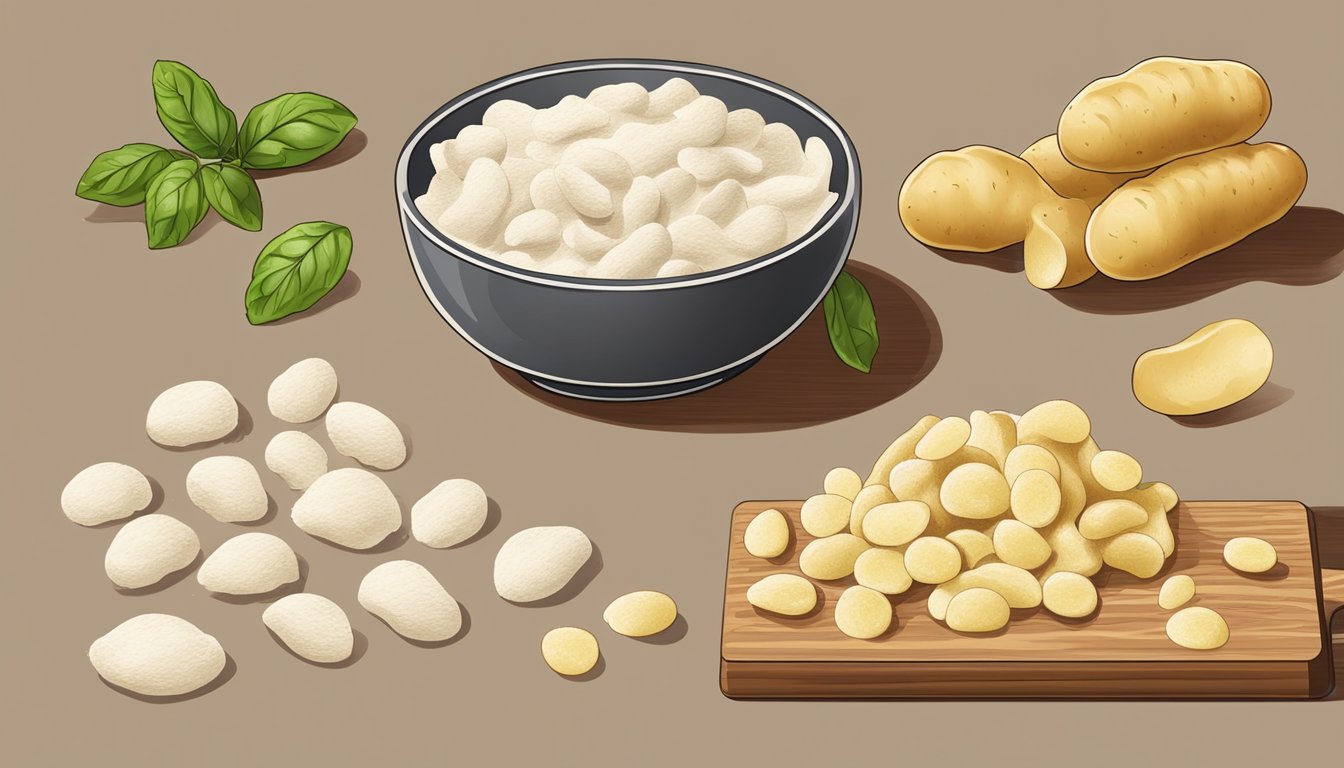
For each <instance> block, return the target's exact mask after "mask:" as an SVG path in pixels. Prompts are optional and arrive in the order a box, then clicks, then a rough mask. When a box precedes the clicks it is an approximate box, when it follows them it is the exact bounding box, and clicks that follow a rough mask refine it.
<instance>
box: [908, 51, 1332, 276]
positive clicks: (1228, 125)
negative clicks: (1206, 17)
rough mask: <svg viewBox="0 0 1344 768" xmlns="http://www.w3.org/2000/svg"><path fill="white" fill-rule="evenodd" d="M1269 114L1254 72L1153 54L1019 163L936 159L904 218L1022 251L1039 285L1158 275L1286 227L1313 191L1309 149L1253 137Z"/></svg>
mask: <svg viewBox="0 0 1344 768" xmlns="http://www.w3.org/2000/svg"><path fill="white" fill-rule="evenodd" d="M1269 110H1270V94H1269V88H1268V87H1267V86H1266V85H1265V81H1264V79H1263V78H1262V77H1261V76H1260V74H1259V73H1258V72H1256V71H1255V70H1254V69H1252V68H1250V67H1248V66H1246V65H1245V64H1241V63H1239V62H1235V61H1201V60H1195V59H1180V58H1170V57H1159V58H1154V59H1148V60H1147V61H1143V62H1140V63H1139V64H1137V65H1135V66H1134V67H1133V68H1131V69H1130V70H1128V71H1126V72H1123V73H1121V74H1119V75H1115V76H1114V77H1106V78H1102V79H1100V80H1097V81H1095V82H1093V83H1091V84H1090V85H1088V86H1087V87H1086V88H1084V89H1083V90H1082V91H1081V92H1080V93H1079V94H1078V95H1077V96H1075V97H1074V98H1073V101H1071V102H1069V105H1068V106H1067V107H1065V109H1064V113H1063V114H1062V115H1061V116H1060V119H1059V127H1058V130H1057V132H1056V133H1055V134H1051V135H1049V136H1046V137H1044V138H1042V139H1040V140H1039V141H1037V142H1036V143H1034V144H1032V145H1031V146H1030V147H1028V148H1027V149H1026V151H1024V152H1023V153H1022V154H1021V156H1020V157H1019V156H1014V155H1012V154H1010V153H1008V152H1004V151H1003V150H1000V149H995V148H994V147H987V146H970V147H966V148H964V149H959V150H955V151H947V152H939V153H937V154H935V155H932V156H931V157H929V158H928V159H926V160H925V161H924V162H922V163H920V164H919V165H918V166H917V167H916V168H915V169H914V170H913V171H911V172H910V175H909V176H908V177H907V178H906V180H905V183H904V185H903V186H902V187H901V192H900V203H899V205H900V216H901V222H902V223H903V224H904V225H905V228H906V229H907V230H908V231H909V232H910V234H911V235H913V236H914V237H915V239H916V240H919V241H920V242H922V243H924V244H926V245H929V246H933V247H935V248H946V249H951V250H957V251H975V252H988V251H995V250H998V249H1000V248H1004V247H1007V246H1010V245H1013V244H1015V243H1023V252H1024V266H1025V271H1026V275H1027V279H1028V280H1029V281H1030V282H1031V284H1032V285H1034V286H1036V287H1038V288H1044V289H1052V288H1067V287H1069V286H1072V285H1077V284H1078V283H1081V282H1083V281H1084V280H1087V279H1088V278H1090V277H1091V276H1092V275H1094V274H1096V273H1097V272H1098V271H1100V272H1102V273H1104V274H1106V275H1107V276H1109V277H1112V278H1116V279H1118V280H1147V279H1151V278H1154V277H1159V276H1161V275H1165V274H1167V273H1169V272H1171V271H1173V270H1176V269H1179V268H1181V267H1183V266H1185V265H1187V264H1189V263H1191V262H1193V261H1195V260H1196V259H1200V258H1202V257H1204V256H1207V255H1209V254H1211V253H1214V252H1216V251H1219V250H1221V249H1223V248H1226V247H1228V246H1229V245H1232V244H1233V243H1236V242H1237V241H1239V240H1241V239H1243V238H1245V237H1246V236H1248V235H1250V234H1251V233H1252V232H1255V231H1256V230H1258V229H1260V228H1262V227H1265V226H1267V225H1269V224H1271V223H1273V222H1275V221H1277V220H1278V219H1279V218H1281V217H1282V216H1283V215H1284V214H1286V213H1287V212H1288V211H1289V210H1290V209H1291V208H1292V207H1293V204H1294V203H1296V202H1297V199H1298V198H1299V197H1300V196H1301V195H1302V191H1303V190H1304V189H1305V187H1306V183H1307V169H1306V165H1305V164H1304V163H1303V161H1302V158H1301V157H1299V156H1298V155H1297V153H1296V152H1294V151H1293V150H1292V149H1290V148H1289V147H1287V146H1284V145H1282V144H1275V143H1272V142H1266V143H1262V144H1247V143H1244V142H1246V141H1247V140H1248V139H1250V138H1251V137H1252V136H1253V135H1255V133H1256V132H1257V131H1259V130H1260V128H1261V126H1263V125H1264V124H1265V120H1266V119H1267V118H1268V117H1269Z"/></svg>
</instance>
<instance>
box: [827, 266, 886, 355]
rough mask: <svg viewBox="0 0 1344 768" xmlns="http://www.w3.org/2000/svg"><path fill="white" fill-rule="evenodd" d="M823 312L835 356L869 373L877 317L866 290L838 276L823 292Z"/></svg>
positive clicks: (874, 350) (854, 280)
mask: <svg viewBox="0 0 1344 768" xmlns="http://www.w3.org/2000/svg"><path fill="white" fill-rule="evenodd" d="M823 308H824V310H825V312H826V332H827V333H829V334H830V337H831V346H832V347H834V348H835V354H837V355H839V356H840V359H841V360H844V361H845V364H847V365H849V366H850V367H851V368H857V369H858V370H860V371H863V372H864V373H868V372H869V371H871V370H872V368H873V358H874V357H875V356H876V355H877V314H876V313H874V312H873V299H872V297H871V296H869V295H868V289H867V288H864V287H863V283H861V282H859V279H858V278H857V277H854V276H853V275H851V274H849V273H848V272H841V273H840V277H838V278H836V281H835V284H834V285H832V286H831V289H830V290H829V291H827V292H826V299H825V301H824V302H823Z"/></svg>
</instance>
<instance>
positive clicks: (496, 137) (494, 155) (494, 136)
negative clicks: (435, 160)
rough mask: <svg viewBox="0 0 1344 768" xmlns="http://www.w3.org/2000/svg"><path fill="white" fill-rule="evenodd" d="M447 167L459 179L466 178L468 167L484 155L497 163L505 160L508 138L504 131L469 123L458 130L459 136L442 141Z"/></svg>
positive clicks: (441, 169)
mask: <svg viewBox="0 0 1344 768" xmlns="http://www.w3.org/2000/svg"><path fill="white" fill-rule="evenodd" d="M441 146H442V147H443V162H444V165H445V167H444V168H440V169H438V170H439V171H440V172H443V171H444V170H448V171H452V173H453V175H454V176H456V177H458V178H459V179H462V178H466V175H467V169H468V168H470V167H471V165H472V163H474V162H476V161H477V160H478V159H480V158H482V157H486V158H489V159H491V160H493V161H495V162H496V163H502V162H504V154H505V152H506V150H507V149H508V139H507V138H506V137H505V135H504V132H503V131H501V130H500V129H498V128H493V127H491V126H488V125H468V126H466V127H465V128H463V129H462V130H460V131H458V132H457V138H455V139H449V140H447V141H445V142H443V143H442V145H441Z"/></svg>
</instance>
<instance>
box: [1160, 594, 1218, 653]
mask: <svg viewBox="0 0 1344 768" xmlns="http://www.w3.org/2000/svg"><path fill="white" fill-rule="evenodd" d="M1230 636H1231V633H1230V632H1229V631H1228V628H1227V621H1226V620H1225V619H1224V618H1223V617H1222V615H1221V614H1219V613H1218V612H1217V611H1215V610H1212V609H1210V608H1204V607H1202V606H1198V605H1196V606H1191V607H1189V608H1182V609H1181V610H1179V611H1177V612H1176V613H1174V614H1172V615H1171V618H1170V619H1167V637H1169V638H1171V641H1172V642H1173V643H1175V644H1177V645H1179V646H1181V647H1183V648H1190V649H1193V650H1196V651H1211V650H1213V649H1215V648H1222V647H1223V646H1224V645H1226V644H1227V640H1228V638H1229V637H1230Z"/></svg>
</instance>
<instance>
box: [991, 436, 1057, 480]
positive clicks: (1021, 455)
mask: <svg viewBox="0 0 1344 768" xmlns="http://www.w3.org/2000/svg"><path fill="white" fill-rule="evenodd" d="M1032 469H1039V470H1042V471H1044V472H1046V473H1047V474H1049V475H1050V476H1051V477H1053V478H1055V482H1056V483H1058V482H1059V459H1056V458H1055V454H1053V453H1051V452H1050V451H1049V450H1047V449H1045V448H1042V447H1041V446H1039V445H1032V444H1031V443H1023V444H1022V445H1019V446H1017V447H1016V448H1014V449H1013V450H1011V451H1009V452H1008V458H1007V459H1005V460H1004V462H1003V477H1004V479H1005V480H1007V481H1008V484H1009V485H1015V484H1016V483H1017V479H1018V478H1019V477H1021V476H1022V473H1023V472H1026V471H1028V470H1032Z"/></svg>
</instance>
